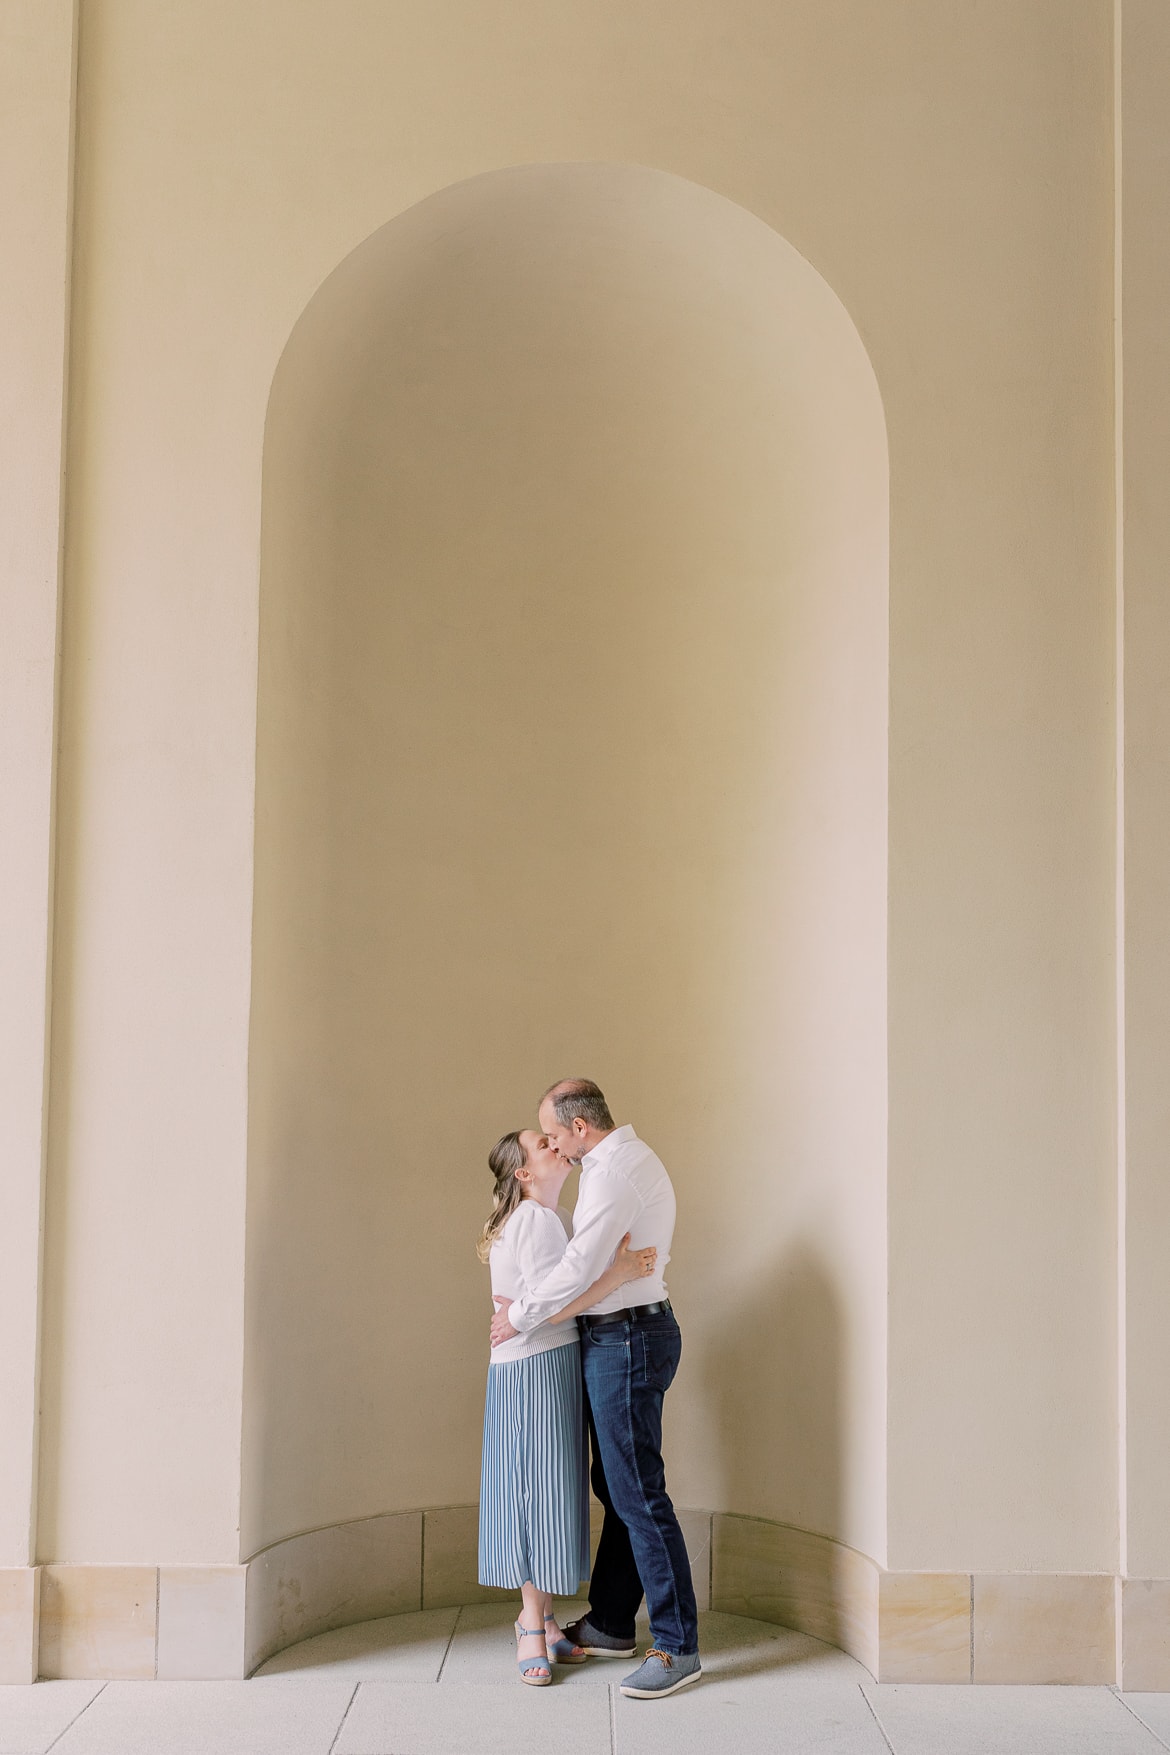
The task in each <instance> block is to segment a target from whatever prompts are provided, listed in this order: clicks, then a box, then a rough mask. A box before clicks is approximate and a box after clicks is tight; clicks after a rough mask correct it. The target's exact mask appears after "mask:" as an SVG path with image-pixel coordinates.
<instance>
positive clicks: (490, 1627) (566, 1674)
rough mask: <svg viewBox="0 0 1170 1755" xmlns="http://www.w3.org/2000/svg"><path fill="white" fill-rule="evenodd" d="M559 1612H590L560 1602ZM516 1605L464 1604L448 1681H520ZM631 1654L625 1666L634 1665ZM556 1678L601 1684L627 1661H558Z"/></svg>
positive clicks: (576, 1684)
mask: <svg viewBox="0 0 1170 1755" xmlns="http://www.w3.org/2000/svg"><path fill="white" fill-rule="evenodd" d="M557 1607H558V1613H561V1614H563V1615H564V1617H565V1620H566V1621H571V1620H572V1619H573V1617H574V1616H575V1615H578V1614H581V1615H583V1614H584V1613H585V1607H586V1605H585V1604H584V1603H581V1604H578V1605H575V1606H574V1605H568V1606H564V1607H562V1606H561V1605H560V1604H558V1606H557ZM514 1626H515V1609H514V1608H510V1607H506V1606H505V1607H501V1606H500V1605H498V1604H495V1603H468V1604H467V1605H466V1607H464V1608H462V1609H460V1611H459V1620H458V1623H457V1624H456V1627H455V1632H454V1635H453V1636H452V1639H451V1648H450V1650H449V1651H448V1653H447V1658H446V1662H445V1663H444V1665H443V1677H442V1680H443V1683H444V1685H446V1684H447V1683H449V1682H450V1683H463V1682H478V1683H483V1684H497V1685H500V1686H503V1687H506V1688H510V1687H511V1686H512V1684H513V1683H514V1682H517V1685H519V1686H522V1684H519V1683H518V1673H517V1669H516V1635H515V1633H514V1632H513V1628H514ZM629 1667H630V1665H629V1660H626V1662H625V1666H624V1668H625V1669H629ZM553 1668H554V1680H555V1681H556V1682H557V1684H558V1685H562V1686H563V1685H564V1684H566V1683H571V1684H572V1685H573V1686H574V1687H581V1686H583V1685H585V1684H588V1685H590V1686H594V1687H595V1686H597V1685H598V1684H599V1683H600V1684H602V1685H604V1684H605V1683H607V1682H614V1681H616V1680H617V1679H618V1678H619V1677H620V1676H621V1675H622V1674H623V1673H624V1670H623V1666H622V1665H621V1664H619V1663H612V1662H610V1661H609V1660H608V1659H606V1658H602V1659H600V1660H597V1661H594V1660H592V1659H591V1660H590V1661H589V1662H588V1663H585V1664H571V1665H570V1664H556V1665H554V1666H553Z"/></svg>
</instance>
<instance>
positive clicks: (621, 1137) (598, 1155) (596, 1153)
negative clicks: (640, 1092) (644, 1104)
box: [581, 1122, 638, 1170]
mask: <svg viewBox="0 0 1170 1755" xmlns="http://www.w3.org/2000/svg"><path fill="white" fill-rule="evenodd" d="M637 1137H638V1136H637V1134H636V1133H635V1132H634V1130H633V1128H632V1127H631V1126H630V1125H629V1123H628V1122H627V1123H626V1125H625V1126H624V1127H615V1128H614V1130H613V1132H612V1133H607V1134H606V1136H605V1138H604V1139H603V1140H599V1141H598V1142H597V1144H596V1145H595V1146H594V1148H593V1150H592V1151H591V1152H586V1154H585V1156H584V1157H583V1158H582V1160H581V1168H582V1170H595V1169H596V1168H597V1166H598V1165H599V1164H603V1163H604V1162H605V1160H606V1159H607V1158H608V1157H609V1154H610V1152H611V1151H612V1150H613V1148H614V1147H615V1146H624V1145H625V1143H626V1141H627V1140H636V1139H637Z"/></svg>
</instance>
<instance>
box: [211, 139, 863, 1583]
mask: <svg viewBox="0 0 1170 1755" xmlns="http://www.w3.org/2000/svg"><path fill="white" fill-rule="evenodd" d="M887 497H888V483H887V469H886V453H885V432H884V426H883V422H882V413H881V403H880V399H879V396H878V392H877V387H876V385H875V383H874V379H873V374H872V371H871V369H870V366H869V363H868V360H867V359H866V356H865V353H864V350H863V348H862V347H861V344H860V342H859V340H858V338H857V334H856V331H855V330H854V329H853V327H852V325H851V324H850V322H849V319H848V317H847V316H846V314H845V312H844V311H843V309H842V307H841V306H840V304H839V303H838V301H837V300H836V298H835V297H834V295H833V294H832V292H831V291H830V289H829V288H828V287H827V286H826V285H825V283H824V281H822V280H821V279H820V278H819V276H817V275H816V274H815V272H814V271H813V270H812V269H811V268H810V267H809V265H808V264H807V263H806V262H805V261H804V260H803V259H802V258H801V257H799V256H798V255H797V254H796V252H795V251H794V250H792V249H791V247H790V246H788V245H786V244H784V243H783V241H782V240H781V239H779V238H778V237H777V236H776V234H775V233H774V232H771V231H769V230H768V229H767V228H766V227H764V226H763V225H761V224H760V222H759V221H758V220H756V219H754V218H752V217H751V216H750V215H748V214H746V213H745V212H744V211H743V210H742V209H738V208H735V207H733V206H732V205H731V204H730V203H729V202H726V201H723V200H720V199H719V198H718V197H716V196H714V195H712V194H710V193H709V192H708V191H705V190H700V189H698V188H696V187H695V186H694V185H692V184H687V183H684V182H682V181H681V180H679V179H677V178H671V177H667V176H664V175H663V174H662V173H660V172H653V171H647V170H639V169H635V168H631V167H622V166H605V165H594V166H559V167H556V166H554V167H533V168H530V169H527V170H512V171H507V172H501V173H496V174H495V175H493V176H488V177H484V178H478V179H473V180H472V181H470V182H468V183H462V184H460V185H458V186H456V187H455V188H453V189H449V190H447V191H445V192H443V193H442V194H441V195H438V196H436V197H434V198H433V199H432V200H430V201H428V202H426V203H424V204H422V206H421V207H418V208H416V209H413V210H412V211H411V212H409V213H408V214H406V215H405V216H404V217H403V218H402V219H401V220H399V221H396V222H395V223H394V224H392V225H389V226H387V227H385V228H384V229H383V230H382V231H380V232H379V233H378V234H376V235H375V237H374V238H373V239H371V240H370V241H369V243H367V244H365V245H363V246H362V247H361V249H359V250H358V251H357V252H356V254H355V255H354V256H353V257H351V258H350V259H349V260H348V261H347V262H346V263H345V264H344V266H343V267H342V268H340V269H339V270H338V271H337V273H336V274H335V275H334V276H333V277H332V278H331V279H330V281H329V282H328V283H327V284H326V286H325V288H324V289H323V290H322V291H321V292H320V293H319V294H318V295H317V297H316V299H315V300H314V302H313V304H312V305H311V306H310V308H309V310H308V312H307V313H306V316H305V317H304V319H303V320H302V322H301V323H300V324H299V326H298V328H297V330H296V332H295V334H294V336H293V339H292V341H291V343H290V345H289V348H288V350H287V352H286V355H285V357H284V359H283V360H282V362H281V366H280V370H279V373H278V375H277V381H276V387H275V389H274V392H273V401H272V406H271V410H270V414H269V420H268V433H267V463H266V476H265V494H264V523H263V540H262V559H261V610H260V701H259V715H260V716H259V736H258V767H257V800H256V802H257V844H256V906H255V926H254V964H253V967H254V986H253V1007H252V1042H251V1054H250V1069H251V1106H252V1154H251V1159H252V1161H251V1179H252V1181H251V1193H250V1217H249V1270H248V1272H249V1279H248V1285H249V1310H250V1318H249V1325H248V1352H247V1361H246V1370H247V1377H246V1393H245V1488H244V1533H243V1542H244V1547H245V1550H251V1549H252V1548H253V1547H258V1546H260V1545H263V1544H265V1543H267V1542H270V1541H272V1540H275V1539H277V1538H279V1537H283V1536H286V1535H288V1534H289V1533H291V1532H293V1531H296V1530H298V1529H305V1528H313V1527H317V1526H319V1525H322V1524H326V1523H331V1522H338V1521H341V1520H344V1519H347V1518H355V1517H360V1516H364V1515H368V1514H369V1513H371V1512H375V1511H387V1510H399V1509H405V1508H408V1507H411V1506H416V1505H421V1504H444V1503H461V1502H464V1501H466V1500H469V1499H474V1498H475V1496H476V1494H477V1491H478V1476H479V1457H478V1445H479V1428H480V1422H481V1408H482V1385H483V1375H484V1369H485V1361H486V1348H485V1332H484V1331H485V1323H486V1314H487V1311H488V1309H489V1308H490V1306H489V1303H488V1299H487V1287H486V1278H485V1274H484V1271H483V1270H482V1269H477V1266H476V1263H475V1260H474V1255H473V1252H472V1245H473V1241H474V1238H475V1235H476V1233H477V1231H478V1229H479V1227H480V1225H481V1224H482V1222H483V1219H484V1218H485V1217H486V1213H487V1210H488V1205H489V1202H488V1199H487V1195H488V1192H489V1190H490V1177H489V1175H488V1173H487V1171H486V1167H485V1159H486V1154H487V1149H488V1146H489V1145H490V1144H491V1142H492V1140H493V1139H494V1138H495V1137H496V1136H497V1135H498V1134H499V1133H500V1132H502V1131H503V1130H504V1129H505V1128H507V1127H509V1126H522V1125H531V1124H532V1122H533V1121H534V1119H535V1107H536V1099H537V1097H538V1096H539V1094H540V1092H541V1090H542V1089H543V1088H544V1086H545V1085H546V1084H547V1083H549V1082H550V1080H551V1079H553V1078H555V1077H556V1076H557V1074H558V1069H562V1070H563V1069H564V1068H566V1067H577V1068H580V1067H585V1068H587V1069H588V1070H590V1071H591V1072H594V1073H596V1074H597V1076H598V1077H601V1078H603V1079H604V1082H605V1085H606V1088H607V1090H609V1091H610V1092H611V1094H612V1097H613V1099H614V1102H615V1104H616V1107H617V1110H618V1113H619V1114H620V1116H621V1117H622V1118H623V1119H630V1120H633V1121H635V1122H636V1123H637V1124H638V1125H639V1126H640V1127H641V1128H642V1129H643V1131H644V1132H645V1133H646V1134H647V1135H648V1137H649V1138H650V1139H652V1140H653V1141H654V1142H655V1143H656V1144H657V1145H658V1147H659V1149H660V1150H661V1151H662V1153H663V1155H664V1156H665V1158H666V1161H667V1163H668V1164H669V1165H670V1167H671V1169H672V1172H673V1173H674V1175H675V1177H676V1178H677V1183H678V1189H679V1195H680V1201H681V1218H680V1223H679V1229H678V1244H677V1250H676V1254H675V1259H674V1261H673V1263H672V1265H671V1268H670V1273H669V1277H670V1283H671V1287H672V1291H673V1292H674V1295H675V1297H676V1298H677V1301H678V1303H679V1306H680V1308H681V1310H682V1312H683V1320H684V1324H685V1334H686V1347H687V1368H686V1369H685V1370H684V1372H683V1374H682V1377H681V1379H680V1383H679V1387H678V1389H677V1391H676V1392H675V1394H674V1395H673V1396H672V1401H671V1407H670V1412H671V1414H672V1417H673V1418H672V1427H671V1431H670V1434H669V1443H670V1454H671V1463H672V1486H673V1488H674V1491H675V1493H676V1495H677V1496H678V1497H679V1499H680V1502H681V1503H683V1504H699V1505H712V1504H715V1505H719V1506H721V1507H727V1506H735V1507H738V1508H740V1509H744V1510H748V1511H752V1512H756V1513H758V1514H760V1515H764V1516H771V1517H779V1518H782V1519H784V1520H786V1521H789V1522H795V1523H802V1524H805V1525H808V1526H810V1527H813V1528H818V1529H825V1530H827V1531H829V1532H830V1533H831V1534H833V1535H835V1536H845V1537H847V1539H849V1540H850V1541H852V1542H853V1543H855V1544H856V1545H857V1546H860V1547H865V1548H866V1549H868V1550H869V1551H870V1552H880V1551H881V1547H882V1543H883V1538H884V1466H883V1465H884V1449H885V1431H884V1412H885V1407H884V1403H885V1396H884V1386H885V1360H884V1346H885V1335H884V1312H885V1303H886V1285H885V1161H884V1160H885V1040H884V1037H885V900H886V898H885V868H886V850H885V744H886V699H885V687H886V683H885V678H886V623H887V588H886V569H887V552H888V533H887ZM763 1334H766V1335H767V1336H768V1337H769V1339H768V1344H767V1346H766V1347H765V1348H764V1349H763V1351H761V1349H760V1347H759V1346H757V1345H756V1344H754V1343H753V1342H752V1340H751V1339H750V1337H753V1336H760V1335H763ZM407 1410H409V1414H407Z"/></svg>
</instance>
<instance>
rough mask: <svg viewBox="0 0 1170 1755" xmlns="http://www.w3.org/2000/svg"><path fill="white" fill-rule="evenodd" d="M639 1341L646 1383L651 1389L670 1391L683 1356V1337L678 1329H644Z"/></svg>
mask: <svg viewBox="0 0 1170 1755" xmlns="http://www.w3.org/2000/svg"><path fill="white" fill-rule="evenodd" d="M638 1341H639V1351H640V1353H641V1355H642V1358H641V1365H642V1369H643V1371H644V1372H645V1375H646V1382H647V1383H648V1384H649V1386H650V1388H651V1389H658V1390H663V1391H665V1390H668V1389H669V1388H670V1386H671V1384H672V1383H673V1382H674V1374H675V1372H676V1371H677V1370H678V1362H679V1358H680V1357H681V1354H682V1337H681V1336H680V1334H679V1332H678V1330H677V1328H670V1329H665V1330H664V1329H653V1328H644V1329H641V1330H640V1331H639V1334H638Z"/></svg>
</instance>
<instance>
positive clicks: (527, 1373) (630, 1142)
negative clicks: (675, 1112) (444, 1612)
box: [479, 1079, 700, 1700]
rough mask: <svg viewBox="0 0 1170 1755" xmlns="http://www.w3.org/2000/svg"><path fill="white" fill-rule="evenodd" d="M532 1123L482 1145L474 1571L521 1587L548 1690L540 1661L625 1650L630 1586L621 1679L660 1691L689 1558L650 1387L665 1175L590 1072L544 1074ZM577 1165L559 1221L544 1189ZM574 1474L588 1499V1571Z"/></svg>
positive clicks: (541, 1679) (682, 1663)
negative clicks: (486, 1195)
mask: <svg viewBox="0 0 1170 1755" xmlns="http://www.w3.org/2000/svg"><path fill="white" fill-rule="evenodd" d="M537 1120H538V1127H537V1128H522V1129H520V1130H519V1131H518V1132H516V1133H506V1134H505V1135H504V1136H503V1138H502V1139H500V1140H498V1141H497V1142H496V1144H495V1145H494V1146H493V1147H492V1150H491V1152H490V1153H489V1154H488V1164H489V1166H490V1169H491V1172H492V1175H493V1177H494V1179H495V1190H494V1194H495V1199H494V1204H493V1207H492V1212H491V1216H490V1217H489V1219H488V1221H487V1224H486V1225H485V1226H484V1228H483V1233H482V1236H481V1238H480V1242H479V1256H480V1259H481V1261H485V1262H487V1263H489V1265H490V1267H491V1278H492V1296H493V1300H494V1302H495V1305H496V1315H495V1317H494V1319H493V1321H492V1327H491V1341H492V1353H491V1364H490V1366H489V1368H488V1382H487V1398H486V1405H485V1409H484V1424H483V1464H482V1471H481V1480H480V1496H479V1582H480V1583H481V1584H484V1585H494V1586H496V1587H499V1588H502V1589H505V1590H517V1589H518V1590H519V1591H520V1597H521V1613H520V1619H519V1620H518V1621H517V1623H516V1641H517V1647H516V1649H517V1656H518V1663H519V1673H520V1679H521V1680H522V1681H523V1682H525V1683H527V1684H528V1685H529V1686H530V1687H547V1686H548V1684H549V1683H550V1682H551V1681H552V1673H553V1665H554V1663H555V1664H578V1663H584V1662H585V1661H586V1660H587V1659H588V1658H632V1657H633V1656H634V1654H635V1635H634V1621H635V1617H636V1615H637V1612H638V1608H639V1606H640V1604H641V1601H642V1598H643V1596H645V1598H646V1605H647V1609H648V1611H649V1616H650V1634H651V1645H650V1648H649V1650H648V1651H647V1653H646V1656H645V1658H644V1660H643V1662H642V1664H641V1665H640V1666H639V1668H637V1669H636V1670H634V1671H633V1672H632V1673H631V1674H630V1675H628V1676H627V1677H626V1678H625V1679H624V1681H623V1682H622V1684H621V1691H622V1693H623V1694H626V1695H629V1696H630V1697H631V1698H633V1699H635V1700H662V1699H665V1698H666V1697H667V1696H668V1695H670V1694H675V1693H677V1692H678V1690H679V1689H680V1688H685V1687H686V1686H687V1685H688V1684H689V1683H691V1682H697V1681H698V1679H699V1675H700V1664H699V1639H698V1615H697V1613H696V1608H695V1592H694V1587H693V1585H692V1583H691V1568H690V1562H689V1560H688V1559H687V1551H686V1546H685V1543H684V1541H683V1534H682V1530H681V1529H680V1527H679V1522H678V1518H677V1517H676V1515H675V1511H674V1506H673V1505H672V1504H671V1500H670V1496H669V1494H668V1493H667V1491H666V1473H665V1469H664V1467H663V1462H662V1400H663V1397H664V1395H665V1394H666V1391H667V1390H668V1389H669V1387H670V1384H671V1381H672V1380H673V1378H674V1374H675V1372H676V1371H677V1369H678V1362H679V1357H680V1355H681V1352H682V1337H681V1335H680V1333H679V1326H678V1323H677V1321H676V1320H675V1315H674V1312H673V1310H672V1309H671V1307H670V1300H669V1298H668V1297H667V1293H666V1284H665V1281H664V1279H663V1273H664V1270H665V1268H666V1264H667V1262H668V1261H669V1260H670V1245H671V1240H672V1238H673V1235H674V1221H675V1198H674V1189H673V1188H672V1186H671V1181H670V1177H669V1176H668V1175H667V1173H666V1170H665V1169H664V1167H663V1165H662V1162H661V1160H660V1159H659V1158H658V1157H657V1156H656V1154H655V1153H654V1152H652V1151H651V1149H650V1147H649V1146H648V1145H646V1144H645V1143H644V1141H642V1140H640V1139H639V1138H638V1136H637V1134H636V1133H635V1132H634V1129H633V1128H632V1127H617V1126H615V1125H614V1120H613V1117H612V1115H611V1114H610V1112H609V1107H608V1105H607V1103H606V1101H605V1098H604V1097H603V1095H602V1093H601V1091H600V1089H599V1088H598V1086H597V1085H595V1084H594V1083H593V1081H592V1080H591V1079H562V1080H561V1081H560V1082H559V1083H558V1084H555V1085H552V1086H550V1088H549V1089H548V1090H547V1091H546V1092H545V1094H544V1096H543V1098H542V1099H541V1102H540V1106H539V1110H538V1116H537ZM576 1164H579V1165H580V1167H581V1177H580V1183H579V1189H578V1195H577V1206H576V1210H575V1211H574V1213H573V1214H572V1216H571V1217H570V1215H569V1214H568V1213H567V1212H566V1211H565V1210H564V1209H563V1208H561V1207H558V1205H557V1202H558V1199H559V1198H560V1193H561V1189H562V1188H563V1187H564V1183H565V1179H566V1177H567V1176H568V1174H569V1171H570V1170H571V1169H572V1168H573V1166H574V1165H576ZM574 1318H575V1319H576V1320H575V1321H574ZM586 1427H588V1435H589V1446H590V1447H591V1449H592V1453H593V1466H592V1471H591V1472H590V1469H589V1458H588V1452H587V1447H586V1436H585V1435H586ZM590 1480H592V1484H593V1491H594V1493H595V1494H596V1495H597V1498H598V1499H599V1500H600V1502H601V1504H602V1506H603V1508H604V1512H605V1518H604V1522H603V1524H602V1529H601V1540H600V1542H599V1543H598V1548H597V1558H596V1560H595V1561H594V1565H593V1573H592V1577H590V1576H589V1483H590ZM586 1578H588V1579H589V1611H588V1613H587V1614H586V1615H583V1616H582V1617H581V1618H580V1619H579V1620H577V1621H574V1622H572V1623H570V1624H569V1625H568V1626H566V1627H565V1628H564V1629H563V1630H562V1628H561V1626H560V1625H559V1623H558V1622H557V1619H556V1617H555V1615H554V1613H553V1597H554V1596H567V1597H574V1596H576V1595H577V1593H578V1590H579V1588H580V1585H581V1583H582V1582H583V1581H584V1580H585V1579H586Z"/></svg>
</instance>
